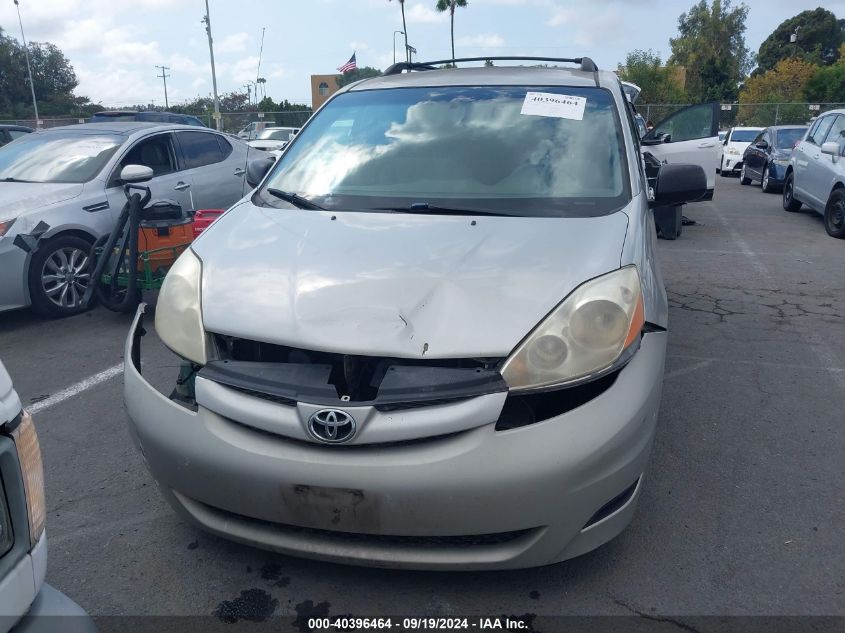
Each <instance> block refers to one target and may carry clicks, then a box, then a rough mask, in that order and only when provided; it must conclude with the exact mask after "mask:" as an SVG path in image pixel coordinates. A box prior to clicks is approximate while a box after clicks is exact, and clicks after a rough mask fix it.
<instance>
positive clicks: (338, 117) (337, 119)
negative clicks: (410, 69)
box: [256, 86, 630, 217]
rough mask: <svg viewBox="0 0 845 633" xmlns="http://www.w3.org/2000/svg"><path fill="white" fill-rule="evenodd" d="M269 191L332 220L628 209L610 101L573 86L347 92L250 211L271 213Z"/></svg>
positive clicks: (298, 139)
mask: <svg viewBox="0 0 845 633" xmlns="http://www.w3.org/2000/svg"><path fill="white" fill-rule="evenodd" d="M529 93H530V94H529ZM538 95H539V96H538ZM543 95H545V96H543ZM538 99H539V100H540V101H539V102H538ZM538 104H539V105H538ZM268 189H273V190H275V191H276V192H278V191H283V192H288V193H295V194H297V195H298V196H301V197H303V198H308V199H309V200H310V201H312V202H314V203H315V204H318V205H319V206H320V207H323V208H327V209H332V210H343V209H347V210H368V209H375V210H382V209H385V210H387V209H394V210H402V209H409V208H411V207H412V206H413V207H415V208H417V209H426V208H431V209H434V208H435V207H438V208H441V209H444V208H449V209H458V210H462V209H467V210H472V209H479V210H480V209H485V210H488V211H490V210H493V211H500V212H501V213H502V214H505V215H522V216H582V217H583V216H594V215H604V214H608V213H611V212H613V211H616V210H618V209H620V208H622V207H623V206H624V205H625V204H626V203H627V202H628V201H629V200H630V186H629V182H628V176H627V163H626V158H625V152H624V145H623V136H622V130H621V124H620V121H619V117H618V115H617V111H616V105H615V102H614V100H613V97H612V95H611V93H610V92H609V91H607V90H604V89H601V88H596V87H583V86H582V87H573V86H544V87H527V86H494V87H490V86H483V87H474V86H470V87H468V86H441V87H427V88H395V89H380V90H369V91H366V90H362V91H352V92H346V93H343V94H341V95H338V96H337V97H335V98H334V99H333V100H332V101H330V102H329V103H328V104H326V105H325V106H324V107H323V109H322V110H320V112H319V113H318V114H316V115H315V116H314V118H313V119H312V120H311V121H310V122H309V123H308V125H307V126H306V127H305V128H303V129H302V131H301V132H300V133H299V134H298V135H296V136H295V137H294V140H293V141H292V142H291V145H290V146H289V147H288V149H287V151H286V152H285V154H284V155H283V156H282V157H281V159H280V160H279V162H278V163H277V165H276V166H275V167H274V169H273V171H272V173H271V174H270V175H269V176H268V178H267V179H266V180H265V183H264V188H263V189H262V190H261V192H260V193H259V195H258V197H257V198H256V202H258V203H259V204H264V205H266V206H279V204H280V203H279V197H278V195H269V194H268Z"/></svg>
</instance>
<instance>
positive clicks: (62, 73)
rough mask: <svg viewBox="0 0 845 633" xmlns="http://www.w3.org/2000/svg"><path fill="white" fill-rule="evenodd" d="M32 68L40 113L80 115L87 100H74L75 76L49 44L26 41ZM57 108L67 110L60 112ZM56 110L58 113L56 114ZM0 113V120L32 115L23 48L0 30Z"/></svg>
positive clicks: (56, 50)
mask: <svg viewBox="0 0 845 633" xmlns="http://www.w3.org/2000/svg"><path fill="white" fill-rule="evenodd" d="M27 50H28V52H29V58H30V64H31V66H32V82H33V85H34V88H35V98H36V99H37V100H38V109H39V112H40V113H41V114H44V115H48V116H49V115H53V114H75V115H76V114H80V113H81V112H83V109H82V108H83V106H85V105H88V104H89V101H88V99H86V98H84V97H76V96H74V94H73V91H74V89H75V88H76V86H77V85H78V84H79V81H78V80H77V78H76V73H75V72H74V70H73V67H72V66H71V65H70V62H69V61H68V59H67V57H65V56H64V54H63V53H62V51H60V50H59V49H58V48H57V47H56V46H55V45H53V44H41V43H38V42H30V43H29V45H28V46H27ZM59 108H68V109H67V110H64V111H60V110H59ZM57 110H59V111H57ZM0 113H2V115H3V117H4V118H18V117H20V118H23V117H30V116H32V115H33V114H34V112H33V109H32V94H31V93H30V90H29V78H28V76H27V70H26V56H25V54H24V48H23V45H22V44H21V43H19V42H18V41H17V40H16V39H14V38H12V37H9V36H7V35H5V34H4V32H3V29H2V28H0Z"/></svg>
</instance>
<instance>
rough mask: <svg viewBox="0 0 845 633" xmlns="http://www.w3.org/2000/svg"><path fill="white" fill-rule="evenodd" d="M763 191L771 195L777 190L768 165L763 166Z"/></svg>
mask: <svg viewBox="0 0 845 633" xmlns="http://www.w3.org/2000/svg"><path fill="white" fill-rule="evenodd" d="M761 185H762V187H763V189H762V191H763V193H771V192H773V191H774V190H775V188H774V186H773V185H772V181H771V178H769V164H768V163H766V164H765V165H763V181H762V183H761Z"/></svg>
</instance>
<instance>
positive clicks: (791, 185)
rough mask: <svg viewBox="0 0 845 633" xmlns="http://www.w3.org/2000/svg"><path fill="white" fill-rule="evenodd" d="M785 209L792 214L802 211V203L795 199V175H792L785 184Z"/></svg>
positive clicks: (788, 176)
mask: <svg viewBox="0 0 845 633" xmlns="http://www.w3.org/2000/svg"><path fill="white" fill-rule="evenodd" d="M783 208H784V209H786V210H787V211H789V212H790V213H795V212H796V211H800V210H801V201H800V200H796V199H795V174H793V173H790V174H789V175H787V177H786V182H785V183H783Z"/></svg>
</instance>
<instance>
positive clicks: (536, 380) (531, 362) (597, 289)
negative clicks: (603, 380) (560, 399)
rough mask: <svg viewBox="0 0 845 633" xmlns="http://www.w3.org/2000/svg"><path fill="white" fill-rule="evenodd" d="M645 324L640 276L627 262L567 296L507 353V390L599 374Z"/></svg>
mask: <svg viewBox="0 0 845 633" xmlns="http://www.w3.org/2000/svg"><path fill="white" fill-rule="evenodd" d="M644 324H645V310H644V307H643V296H642V289H641V288H640V276H639V274H638V273H637V269H636V267H635V266H627V267H625V268H621V269H620V270H617V271H614V272H612V273H610V274H607V275H603V276H601V277H597V278H596V279H593V280H591V281H588V282H586V283H584V284H582V285H581V286H579V287H578V288H576V289H575V290H574V291H573V292H572V294H570V295H569V296H568V297H567V298H566V299H565V300H564V301H563V303H561V304H560V305H559V306H558V307H557V308H555V310H554V311H553V312H552V313H551V314H550V315H549V316H548V317H546V319H545V320H544V321H543V322H542V323H540V325H538V326H537V327H536V328H535V330H534V331H533V332H532V333H531V334H530V335H529V336H528V337H527V338H526V339H525V340H524V341H523V342H522V343H520V344H519V345H518V346H517V348H516V349H515V350H514V351H513V352H512V353H511V355H510V357H509V358H508V359H507V361H505V365H504V367H503V368H502V376H503V377H504V379H505V381H506V382H507V383H508V386H509V387H510V389H511V391H523V390H529V389H543V388H549V387H554V386H561V385H565V384H567V383H571V382H576V381H580V380H583V379H586V378H589V377H591V376H595V375H598V374H601V373H603V372H605V371H607V370H608V369H611V368H613V367H614V365H615V364H616V363H618V362H619V361H620V360H621V359H623V358H624V356H625V354H626V353H627V352H630V351H633V350H634V349H635V347H634V346H635V344H636V343H637V342H638V341H639V337H640V333H641V332H642V329H643V325H644Z"/></svg>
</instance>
